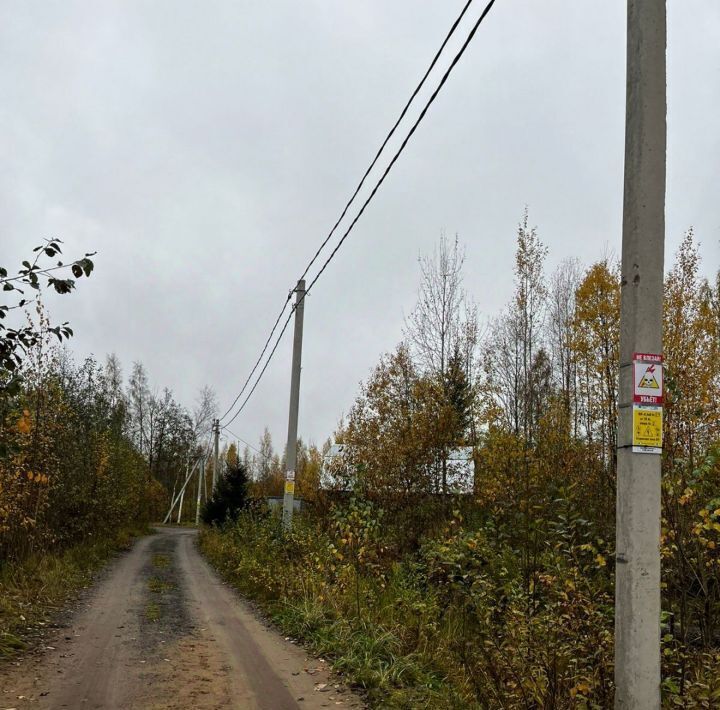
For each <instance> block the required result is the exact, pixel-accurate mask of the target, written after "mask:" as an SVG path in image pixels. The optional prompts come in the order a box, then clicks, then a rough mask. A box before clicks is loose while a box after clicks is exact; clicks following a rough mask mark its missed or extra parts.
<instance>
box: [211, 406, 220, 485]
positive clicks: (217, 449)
mask: <svg viewBox="0 0 720 710" xmlns="http://www.w3.org/2000/svg"><path fill="white" fill-rule="evenodd" d="M213 427H214V429H215V451H214V454H213V481H212V492H213V494H214V493H215V487H216V486H217V482H218V475H219V474H218V467H219V465H220V420H219V419H215V420H213Z"/></svg>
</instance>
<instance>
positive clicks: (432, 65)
mask: <svg viewBox="0 0 720 710" xmlns="http://www.w3.org/2000/svg"><path fill="white" fill-rule="evenodd" d="M472 2H473V0H467V2H466V3H465V7H463V9H462V12H461V13H460V14H459V15H458V17H457V19H456V20H455V22H453V24H452V27H450V31H449V32H448V33H447V35H446V36H445V39H444V40H443V43H442V44H441V45H440V49H438V51H437V52H436V53H435V56H434V57H433V60H432V61H431V62H430V66H429V67H428V68H427V70H426V71H425V74H423V77H422V79H420V83H419V84H418V85H417V86H416V87H415V90H414V91H413V92H412V94H411V95H410V98H409V99H408V101H407V103H406V104H405V107H404V108H403V110H402V111H401V112H400V115H399V116H398V119H397V120H396V121H395V124H394V125H393V127H392V128H391V129H390V132H389V133H388V134H387V135H386V136H385V139H384V140H383V142H382V145H381V146H380V148H378V151H377V153H375V157H374V158H373V159H372V162H371V163H370V165H369V167H368V169H367V170H366V171H365V174H364V175H363V176H362V178H361V179H360V182H359V183H358V185H357V187H356V188H355V192H353V194H352V196H351V197H350V199H349V200H348V201H347V203H346V205H345V207H344V208H343V211H342V212H341V214H340V216H339V217H338V220H337V222H335V224H334V225H333V228H332V229H331V230H330V233H329V234H328V235H327V237H325V239H324V241H323V243H322V244H321V245H320V246H319V248H318V250H317V251H316V252H315V255H314V256H313V258H312V259H310V262H309V263H308V265H307V266H306V267H305V271H303V273H302V276H301V277H300V279H304V278H305V276H306V275H307V272H308V271H310V269H311V267H312V265H313V264H314V263H315V261H316V259H317V258H318V256H320V252H321V251H322V250H323V249H324V248H325V246H326V245H327V243H328V242H329V241H330V239H331V238H332V236H333V234H335V230H336V229H337V228H338V225H339V224H340V222H342V220H343V218H344V217H345V215H346V214H347V211H348V210H349V209H350V205H351V204H352V203H353V201H354V200H355V198H356V197H357V195H358V193H359V192H360V190H361V189H362V186H363V185H364V184H365V180H366V179H367V176H368V175H369V174H370V172H371V171H372V169H373V168H374V167H375V165H376V163H377V161H378V160H379V158H380V155H381V153H382V152H383V150H385V146H386V145H387V144H388V142H389V141H390V139H391V138H392V137H393V135H395V131H396V130H397V127H398V126H399V125H400V123H401V122H402V120H403V118H405V115H406V114H407V112H408V109H409V108H410V105H411V104H412V102H413V101H414V100H415V97H416V96H417V95H418V93H419V92H420V89H422V87H423V85H424V84H425V80H426V79H427V78H428V76H430V72H431V71H432V70H433V69H434V68H435V65H436V64H437V61H438V59H440V55H441V54H442V53H443V51H444V49H445V47H446V46H447V43H448V42H449V41H450V38H451V37H452V36H453V33H454V32H455V30H456V29H457V26H458V25H459V24H460V22H461V21H462V18H463V17H464V16H465V13H466V12H467V10H468V8H469V7H470V5H471V4H472Z"/></svg>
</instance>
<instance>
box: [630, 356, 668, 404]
mask: <svg viewBox="0 0 720 710" xmlns="http://www.w3.org/2000/svg"><path fill="white" fill-rule="evenodd" d="M633 377H634V387H633V401H634V402H636V403H637V404H662V403H663V366H662V355H652V354H650V353H635V355H634V356H633Z"/></svg>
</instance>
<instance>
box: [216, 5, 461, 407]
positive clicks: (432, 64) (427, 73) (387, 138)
mask: <svg viewBox="0 0 720 710" xmlns="http://www.w3.org/2000/svg"><path fill="white" fill-rule="evenodd" d="M472 2H473V0H467V2H466V3H465V5H464V7H463V9H462V11H461V12H460V14H459V15H458V16H457V18H456V19H455V21H454V22H453V24H452V26H451V27H450V30H449V31H448V33H447V35H446V36H445V39H444V40H443V42H442V44H441V45H440V48H439V49H438V51H437V52H436V53H435V56H434V57H433V59H432V61H431V62H430V65H429V66H428V68H427V69H426V71H425V73H424V74H423V76H422V78H421V79H420V82H419V83H418V85H417V86H416V87H415V89H414V90H413V92H412V94H411V95H410V98H409V99H408V100H407V103H406V104H405V106H404V107H403V110H402V111H401V112H400V115H399V116H398V118H397V120H396V121H395V123H394V125H393V127H392V128H391V129H390V131H389V132H388V134H387V135H386V136H385V139H384V140H383V142H382V144H381V145H380V148H378V151H377V153H375V157H374V158H373V159H372V162H371V163H370V165H369V166H368V168H367V170H366V171H365V173H364V175H363V176H362V178H361V179H360V182H359V183H358V185H357V187H356V188H355V191H354V192H353V194H352V195H351V197H350V199H349V200H348V201H347V203H346V204H345V207H344V208H343V210H342V212H341V213H340V216H339V217H338V219H337V221H336V222H335V224H334V225H333V228H332V229H331V230H330V232H329V233H328V235H327V236H326V237H325V239H324V240H323V242H322V244H320V246H319V247H318V250H317V251H316V252H315V254H314V255H313V257H312V259H310V261H309V262H308V265H307V266H306V267H305V271H303V273H302V276H301V277H300V279H304V278H305V276H306V275H307V273H308V271H310V269H311V268H312V266H313V264H314V263H315V261H316V260H317V258H318V257H319V256H320V253H321V252H322V250H323V249H324V248H325V246H326V245H327V243H328V242H329V241H330V239H332V237H333V235H334V234H335V231H336V230H337V228H338V226H339V225H340V222H342V220H343V219H344V217H345V215H346V214H347V212H348V210H349V209H350V206H351V205H352V203H353V201H354V200H355V198H356V197H357V195H358V193H359V192H360V190H361V189H362V187H363V185H364V184H365V180H366V179H367V177H368V175H370V172H371V171H372V169H373V168H374V167H375V165H376V164H377V161H378V160H379V159H380V155H381V154H382V152H383V151H384V150H385V146H387V144H388V142H389V141H390V139H391V138H392V137H393V135H395V131H396V130H397V128H398V126H399V125H400V123H401V122H402V120H403V119H404V118H405V116H406V115H407V112H408V109H409V108H410V106H411V104H412V102H413V101H414V100H415V97H416V96H417V95H418V93H420V90H421V89H422V87H423V86H424V85H425V81H426V80H427V78H428V76H430V72H432V70H433V69H434V68H435V65H436V64H437V62H438V59H440V56H441V55H442V53H443V51H444V50H445V47H446V46H447V43H448V42H449V41H450V39H451V38H452V36H453V34H454V33H455V30H456V29H457V27H458V25H459V24H460V22H461V21H462V19H463V17H465V13H466V12H467V10H468V8H469V7H470V5H471V4H472ZM290 297H291V296H288V298H287V300H286V301H285V303H284V304H283V308H282V310H281V311H280V313H279V315H278V317H277V319H276V320H275V323H274V325H273V327H272V330H271V331H270V335H268V337H267V340H266V341H265V346H264V347H263V349H262V352H261V353H260V356H259V357H258V359H257V361H256V362H255V365H254V366H253V369H252V370H251V371H250V374H249V375H248V377H247V379H246V380H245V382H244V384H243V386H242V389H241V390H240V392H239V393H238V395H237V397H235V399H234V400H233V403H232V404H231V405H230V406H229V407H228V409H227V410H226V412H225V413H224V414H223V415H222V416H221V417H220V419H221V420H222V419H224V418H225V417H226V416H227V415H228V414H229V413H230V412H231V411H232V409H233V407H234V406H235V405H236V404H237V402H238V400H239V399H240V397H242V395H243V392H245V390H246V388H247V386H248V383H249V382H250V380H251V378H252V376H253V375H254V374H255V371H256V370H257V368H258V365H259V364H260V361H261V360H262V358H263V356H264V355H265V353H266V352H267V349H268V345H269V344H270V341H271V340H272V337H273V335H274V334H275V331H276V330H277V327H278V323H279V322H280V320H281V318H282V316H283V313H285V309H286V308H287V304H288V301H289V300H290Z"/></svg>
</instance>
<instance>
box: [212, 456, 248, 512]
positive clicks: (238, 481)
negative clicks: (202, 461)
mask: <svg viewBox="0 0 720 710" xmlns="http://www.w3.org/2000/svg"><path fill="white" fill-rule="evenodd" d="M247 486H248V476H247V469H246V468H245V466H243V464H242V463H239V462H237V463H236V464H235V465H234V466H230V465H228V467H227V471H226V473H225V475H224V476H221V477H220V480H219V481H218V483H217V487H216V488H215V492H214V493H213V495H212V498H210V500H208V501H207V503H205V505H204V506H203V510H202V519H203V522H204V523H205V524H207V525H222V524H223V523H224V522H226V521H227V520H228V519H229V520H237V516H238V514H239V513H240V511H241V510H243V509H244V508H245V506H246V505H247V501H248V497H247Z"/></svg>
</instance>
